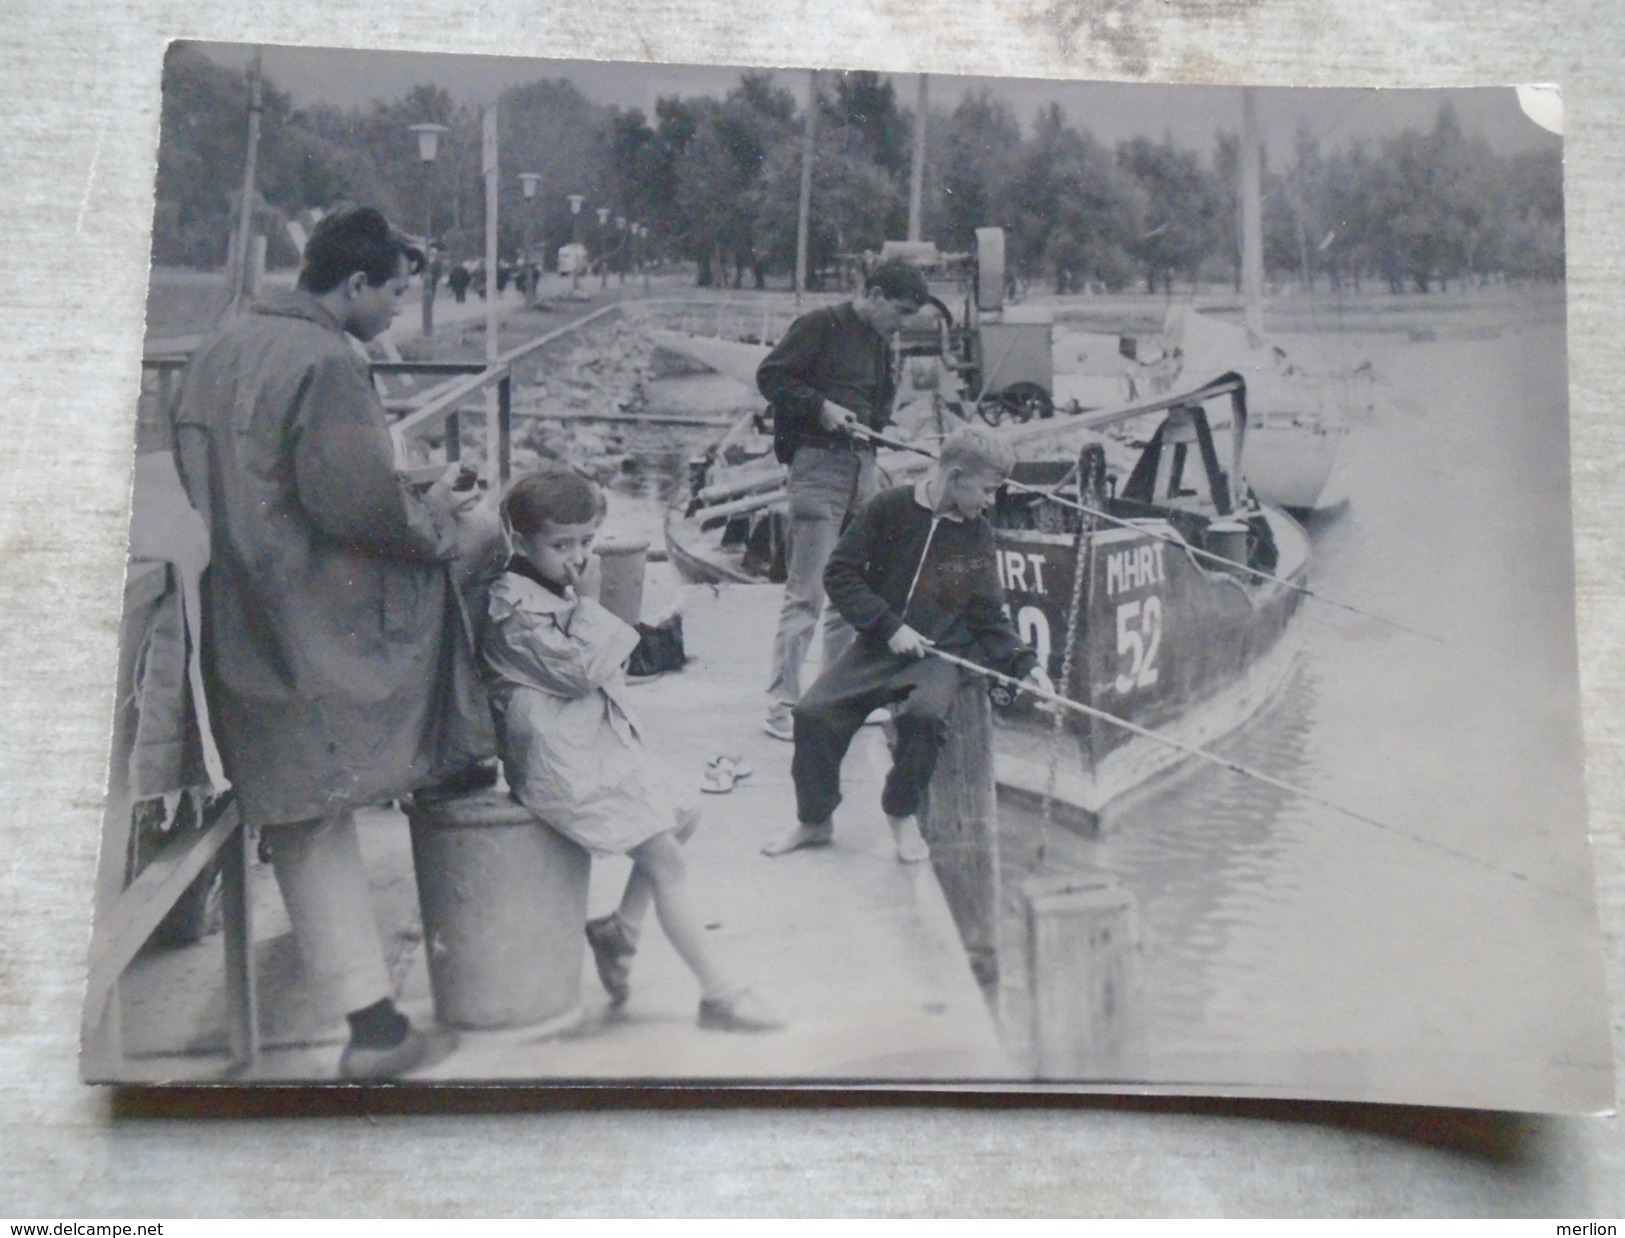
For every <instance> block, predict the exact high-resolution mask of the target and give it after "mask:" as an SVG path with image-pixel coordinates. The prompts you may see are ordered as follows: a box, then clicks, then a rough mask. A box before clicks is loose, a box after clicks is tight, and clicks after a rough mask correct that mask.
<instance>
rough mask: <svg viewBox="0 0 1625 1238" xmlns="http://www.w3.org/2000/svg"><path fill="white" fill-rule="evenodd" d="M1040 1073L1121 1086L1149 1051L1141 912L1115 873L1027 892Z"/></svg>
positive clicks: (1034, 885)
mask: <svg viewBox="0 0 1625 1238" xmlns="http://www.w3.org/2000/svg"><path fill="white" fill-rule="evenodd" d="M1021 901H1022V905H1023V911H1024V913H1025V920H1026V926H1025V928H1026V932H1025V951H1026V964H1027V987H1028V994H1029V997H1030V999H1031V1000H1030V1003H1029V1008H1030V1010H1031V1012H1032V1046H1033V1061H1034V1067H1035V1072H1036V1074H1037V1075H1038V1077H1039V1078H1041V1079H1121V1078H1126V1077H1128V1075H1129V1074H1130V1073H1131V1072H1132V1070H1133V1065H1132V1064H1133V1062H1134V1061H1135V1059H1136V1058H1137V1057H1139V1056H1140V1054H1141V1052H1142V1036H1143V1026H1144V1024H1143V1018H1142V1009H1141V993H1140V926H1139V907H1138V905H1137V904H1136V902H1135V900H1134V895H1133V894H1131V893H1130V892H1129V891H1128V890H1126V889H1124V888H1123V886H1122V885H1121V884H1120V883H1119V882H1118V880H1117V878H1116V877H1114V876H1112V875H1111V874H1109V873H1084V874H1073V875H1069V876H1065V877H1041V878H1035V879H1034V880H1032V881H1029V882H1027V883H1026V884H1025V885H1024V886H1023V887H1022V889H1021Z"/></svg>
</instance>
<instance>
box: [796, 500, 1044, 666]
mask: <svg viewBox="0 0 1625 1238" xmlns="http://www.w3.org/2000/svg"><path fill="white" fill-rule="evenodd" d="M933 519H934V518H933V516H932V514H931V510H930V508H928V507H926V506H924V505H923V504H922V503H921V502H920V501H919V500H918V499H917V498H916V497H915V488H914V487H913V486H899V487H897V488H896V489H892V490H887V491H885V492H883V493H882V494H879V495H877V496H876V497H875V498H873V499H871V500H870V501H869V502H868V503H867V504H865V505H864V507H863V508H862V510H860V511H859V512H858V514H857V516H856V517H855V518H854V519H853V521H852V524H851V525H850V526H849V527H848V528H847V530H846V532H845V533H844V534H842V535H841V540H840V542H839V544H838V545H837V546H836V547H835V551H834V553H833V554H831V555H830V559H829V566H828V567H827V568H825V569H824V589H825V591H826V592H827V593H828V594H829V599H830V602H831V604H832V605H834V606H835V608H836V609H837V610H839V611H840V612H841V614H842V616H844V617H845V619H846V621H847V622H848V623H850V624H851V625H852V626H853V627H854V628H856V629H857V630H858V631H859V632H862V633H864V634H866V635H867V636H869V637H871V638H872V639H874V640H877V641H880V642H882V643H884V642H885V641H888V640H890V639H891V638H892V636H893V635H894V634H895V633H896V631H897V629H898V628H900V627H902V626H903V625H904V624H905V623H906V624H907V625H908V626H909V627H911V628H913V629H914V630H915V631H916V632H918V633H919V634H920V635H921V636H923V637H925V638H926V639H927V640H929V641H932V642H933V643H935V644H937V645H940V646H941V647H942V649H943V650H944V651H945V652H947V653H953V654H957V655H959V656H960V657H969V658H972V659H975V660H977V661H979V662H982V663H984V664H985V665H987V666H990V667H992V668H993V669H994V670H997V671H1001V672H1003V673H1004V674H1006V675H1010V676H1013V677H1014V678H1017V679H1020V678H1022V677H1024V676H1025V675H1026V674H1027V672H1028V671H1030V670H1031V669H1032V668H1033V666H1034V665H1035V664H1036V663H1037V661H1038V655H1037V654H1035V653H1034V652H1033V651H1032V650H1031V649H1029V648H1028V647H1027V646H1026V645H1025V644H1023V643H1022V640H1021V637H1020V636H1018V635H1017V633H1016V630H1015V627H1014V625H1012V624H1011V622H1010V619H1009V617H1008V616H1007V615H1006V614H1005V610H1004V591H1003V590H1002V589H1001V588H1000V587H999V577H998V570H997V565H996V563H995V561H994V557H993V556H994V546H993V526H992V525H990V524H989V523H988V522H987V520H986V519H985V518H983V517H978V518H977V519H975V520H954V519H951V518H949V517H947V516H944V517H941V518H936V520H935V522H936V532H935V533H932V532H931V525H932V522H933ZM928 539H929V541H930V546H929V549H928V548H927V546H926V542H927V540H928ZM922 554H924V555H925V565H924V567H923V568H920V559H921V555H922ZM917 569H918V570H919V579H918V581H917V582H915V583H914V592H913V597H912V598H911V599H910V597H909V585H910V583H911V582H914V581H915V573H916V570H917ZM905 600H907V606H906V609H905Z"/></svg>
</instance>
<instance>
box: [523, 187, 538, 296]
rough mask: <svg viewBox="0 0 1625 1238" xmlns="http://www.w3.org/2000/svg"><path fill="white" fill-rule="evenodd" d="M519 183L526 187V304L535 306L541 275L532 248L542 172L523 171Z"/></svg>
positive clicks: (524, 269)
mask: <svg viewBox="0 0 1625 1238" xmlns="http://www.w3.org/2000/svg"><path fill="white" fill-rule="evenodd" d="M519 183H520V184H521V185H522V186H524V189H525V257H524V264H523V267H522V270H523V271H524V275H525V306H526V308H531V307H534V306H535V304H536V284H537V282H538V280H539V277H540V275H541V270H540V265H539V264H538V263H537V262H535V261H534V259H533V258H532V256H531V249H532V247H533V246H534V245H535V235H534V229H533V224H534V222H535V221H534V218H533V217H534V215H535V213H536V205H535V203H536V191H537V189H538V187H539V186H540V185H541V183H542V174H541V173H540V172H521V173H520V174H519Z"/></svg>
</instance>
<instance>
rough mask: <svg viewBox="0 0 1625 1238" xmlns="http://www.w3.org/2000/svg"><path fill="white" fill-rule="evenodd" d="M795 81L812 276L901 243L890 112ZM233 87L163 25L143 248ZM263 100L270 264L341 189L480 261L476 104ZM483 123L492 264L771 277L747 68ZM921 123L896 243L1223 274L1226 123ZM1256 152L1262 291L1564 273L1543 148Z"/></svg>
mask: <svg viewBox="0 0 1625 1238" xmlns="http://www.w3.org/2000/svg"><path fill="white" fill-rule="evenodd" d="M819 82H820V89H819V90H818V91H817V93H816V96H815V101H814V103H813V105H812V106H814V107H816V109H817V114H816V116H815V117H814V129H815V132H816V145H815V150H816V158H815V161H814V166H813V186H812V213H811V220H810V232H809V269H810V271H811V272H812V274H813V277H814V280H815V281H816V280H817V279H820V278H822V279H826V280H827V279H830V278H832V277H834V276H835V274H836V273H837V272H839V271H840V270H841V267H842V262H843V259H844V258H846V257H849V256H852V255H857V254H861V253H864V252H866V251H875V250H878V249H879V247H880V245H881V243H882V242H883V241H885V240H887V239H896V238H901V237H902V236H904V235H905V229H906V220H907V212H908V183H909V163H910V157H911V143H912V133H913V129H914V118H913V113H912V111H911V110H910V109H908V108H907V107H906V106H904V104H903V103H902V102H901V101H900V100H899V99H898V97H897V93H896V91H895V88H894V86H893V84H892V83H891V81H890V80H889V79H887V78H886V77H884V76H883V75H880V74H876V73H870V72H852V73H839V74H833V73H822V74H820V75H819ZM247 106H248V86H247V83H246V81H245V78H244V75H243V74H241V73H238V72H234V71H231V70H227V69H225V68H222V67H221V66H219V65H217V64H215V63H214V62H213V61H211V60H209V59H208V58H207V57H206V56H205V55H204V54H203V53H202V52H201V51H199V50H197V49H195V48H192V47H188V46H186V45H184V44H182V45H177V46H176V47H175V48H173V49H172V51H171V53H170V56H169V58H168V60H167V61H166V63H165V71H164V95H163V115H162V129H161V141H160V145H159V159H158V176H157V204H156V209H155V217H154V229H153V257H154V260H155V261H156V262H159V263H165V264H180V265H186V266H193V267H202V268H213V267H218V266H220V265H222V264H223V263H224V262H225V260H226V251H227V246H228V242H229V237H230V234H231V230H232V224H233V220H234V218H235V212H236V200H237V197H238V195H239V188H240V179H241V175H242V167H243V161H244V155H245V143H246V119H245V118H246V115H247ZM262 108H263V110H262V113H261V117H262V122H261V135H262V136H261V142H260V149H259V154H258V176H257V178H256V179H257V199H256V201H255V203H254V210H255V217H256V225H257V227H258V228H259V229H260V230H262V231H264V232H265V233H266V235H267V236H268V238H269V240H270V257H271V260H272V262H273V263H282V264H288V263H291V262H292V261H293V260H294V252H293V248H292V243H291V241H289V240H288V239H287V236H286V232H285V229H284V228H283V227H282V225H283V224H285V223H286V222H287V221H288V220H289V219H292V218H294V217H296V216H297V215H299V214H300V212H302V211H305V210H308V209H310V208H313V207H318V208H325V207H329V206H331V205H333V204H334V203H337V202H340V201H356V202H366V203H370V204H373V205H376V206H378V207H380V208H381V209H383V210H384V211H385V212H386V213H387V214H388V215H389V216H390V217H391V218H393V219H395V220H396V221H397V222H398V223H399V224H400V225H401V226H402V227H404V228H406V229H407V230H408V231H411V232H414V233H423V232H424V231H426V230H427V231H428V232H429V233H431V234H432V235H433V236H434V237H435V238H437V239H438V240H439V241H440V242H441V243H442V245H443V246H444V247H445V248H446V249H447V250H448V252H449V255H450V257H451V258H452V260H454V261H455V260H460V259H463V258H474V257H478V256H480V255H482V254H483V252H484V240H483V226H484V187H483V181H482V179H481V175H480V153H481V140H480V118H479V114H478V111H477V109H475V108H473V107H470V106H468V105H458V104H456V103H455V102H454V101H453V100H452V98H451V97H450V95H449V94H447V93H446V92H445V91H444V90H441V89H439V88H438V87H433V86H417V87H415V88H413V89H412V90H411V91H409V92H407V93H406V94H405V95H403V96H401V97H400V98H398V99H394V100H388V101H378V102H374V103H372V104H371V105H369V106H365V107H351V108H339V107H334V106H330V105H326V104H322V105H317V106H314V107H309V108H302V109H299V108H295V107H293V105H292V102H291V99H290V97H289V96H288V95H287V94H286V93H285V92H283V91H280V90H278V89H277V88H276V86H275V84H274V82H271V81H269V80H268V81H266V82H265V83H264V89H263V98H262ZM426 121H427V122H434V123H438V124H441V125H444V126H446V129H447V132H446V133H445V134H444V135H443V137H442V138H441V142H440V151H439V154H438V156H437V158H436V160H435V162H434V163H433V164H432V165H428V166H425V165H424V164H423V163H422V162H421V161H420V159H419V155H418V150H417V143H416V139H415V137H414V135H413V134H412V133H411V132H410V126H411V125H413V124H418V123H421V122H426ZM498 125H499V134H500V139H501V152H502V168H503V179H502V185H501V189H500V193H501V195H502V198H501V202H500V204H499V217H500V220H501V230H502V232H501V236H500V238H499V250H500V252H501V253H502V254H503V255H504V257H510V256H514V255H516V254H517V253H518V252H519V251H520V249H521V247H522V246H523V245H524V244H525V243H526V242H527V240H528V241H530V242H533V243H534V244H535V246H536V250H537V251H539V252H540V253H545V254H547V255H550V256H551V255H555V254H556V253H557V251H558V248H559V247H560V246H562V245H564V244H566V243H567V242H570V241H572V240H579V241H581V242H582V243H583V244H585V245H586V246H587V248H588V250H589V252H590V253H592V254H593V255H594V256H595V257H600V258H601V259H602V260H603V261H604V262H606V263H607V264H609V265H610V266H611V267H612V268H620V269H626V268H628V267H629V266H630V265H631V264H632V263H633V262H634V261H643V260H658V261H661V262H667V263H671V262H683V263H688V264H692V268H693V270H694V272H695V276H696V279H697V281H698V282H699V283H700V284H702V285H731V286H735V287H738V286H752V287H764V286H766V284H767V283H768V281H769V280H771V279H781V278H783V277H784V276H786V275H787V274H788V273H789V272H790V271H791V270H793V268H794V264H795V250H796V218H797V203H798V197H799V192H800V176H801V161H802V151H803V147H804V140H805V132H806V128H807V117H806V115H805V113H804V111H803V109H802V108H801V107H800V106H798V104H797V102H796V100H795V98H794V96H793V95H791V93H790V92H789V91H788V90H786V89H784V88H783V86H781V85H780V84H778V83H777V82H776V81H775V79H774V77H773V76H772V75H771V74H768V73H746V74H744V75H743V76H742V77H741V78H740V80H739V82H738V84H737V85H736V86H735V87H734V88H733V89H732V90H730V91H729V92H728V94H727V95H725V96H724V97H722V98H711V97H694V98H687V99H683V98H676V97H669V98H661V99H659V100H658V101H657V102H656V104H655V106H654V114H653V115H652V116H650V115H646V114H645V113H644V112H642V111H641V110H637V109H623V108H619V107H614V106H605V105H599V104H595V103H593V102H591V101H590V100H588V99H587V98H586V97H585V96H583V95H582V94H581V92H580V91H579V90H577V89H576V87H575V86H574V85H573V84H571V83H570V82H568V81H566V80H563V79H554V80H540V81H536V82H533V83H530V84H528V85H523V86H517V87H513V88H511V89H509V90H507V91H505V92H504V93H503V95H502V96H501V99H500V101H499V105H498ZM926 134H927V140H926V192H925V197H924V201H923V204H922V205H923V235H924V236H926V237H927V238H929V239H931V240H934V241H935V242H936V243H937V244H938V246H939V247H940V248H942V249H945V250H948V251H968V250H970V249H971V248H972V247H973V245H974V236H975V230H976V229H977V228H980V227H988V226H999V227H1003V228H1004V229H1005V232H1006V243H1007V255H1008V263H1009V267H1010V270H1011V272H1012V274H1013V275H1014V276H1015V277H1017V278H1020V279H1022V280H1024V281H1030V282H1032V283H1034V284H1038V285H1042V286H1047V287H1050V288H1053V289H1054V290H1055V291H1059V292H1068V291H1081V290H1085V289H1098V290H1102V291H1110V292H1117V291H1124V290H1132V289H1146V290H1150V291H1156V292H1163V291H1171V290H1172V289H1174V288H1175V287H1176V286H1190V285H1193V284H1195V283H1197V282H1199V281H1207V282H1216V281H1226V282H1234V284H1235V285H1236V287H1237V288H1238V289H1239V287H1240V280H1241V240H1240V216H1241V209H1240V194H1239V164H1240V149H1241V147H1240V138H1239V135H1237V134H1236V133H1234V132H1230V131H1224V130H1219V131H1216V132H1215V134H1214V139H1213V144H1212V146H1211V148H1210V149H1209V150H1208V151H1205V152H1203V151H1198V150H1193V149H1190V148H1187V147H1184V146H1181V145H1180V144H1178V143H1176V142H1175V141H1174V140H1173V138H1172V137H1171V136H1164V137H1163V138H1162V139H1161V140H1160V141H1159V140H1153V139H1151V138H1149V137H1135V138H1132V139H1129V140H1126V141H1122V142H1119V143H1117V144H1116V145H1115V146H1108V145H1107V144H1105V143H1103V142H1101V141H1100V140H1098V139H1097V138H1096V137H1095V136H1094V135H1093V134H1091V133H1090V132H1089V131H1088V129H1087V128H1080V127H1078V126H1075V125H1073V124H1072V123H1070V121H1069V120H1068V118H1067V116H1066V114H1065V112H1063V111H1062V109H1061V108H1060V107H1059V106H1058V105H1054V104H1051V105H1050V106H1048V107H1047V108H1045V109H1043V110H1042V111H1040V112H1039V113H1038V115H1037V116H1036V117H1034V118H1033V119H1032V121H1031V123H1030V124H1029V125H1027V126H1026V127H1025V129H1024V128H1023V126H1022V124H1021V122H1020V119H1019V118H1018V117H1017V116H1016V114H1015V113H1014V111H1013V110H1012V109H1011V107H1010V106H1009V105H1008V104H1007V103H1005V102H1004V101H1003V100H1001V99H999V98H997V97H996V96H995V95H993V94H992V93H990V92H987V91H983V92H980V93H976V94H971V95H968V96H966V97H965V98H963V99H962V100H961V101H960V102H959V103H958V104H957V105H956V106H954V107H953V108H951V109H940V108H939V109H935V110H933V111H932V112H931V114H930V115H929V117H928V124H927V128H926ZM1264 163H1265V169H1264V173H1263V177H1262V185H1261V189H1262V197H1263V213H1264V261H1265V268H1266V272H1267V275H1268V278H1269V279H1270V280H1272V281H1274V282H1278V283H1288V282H1290V283H1297V284H1301V285H1304V286H1306V287H1315V286H1328V285H1329V286H1331V287H1333V288H1344V287H1351V288H1355V289H1359V288H1362V287H1365V286H1367V285H1375V286H1377V287H1379V288H1386V289H1388V290H1390V291H1393V292H1400V291H1405V290H1415V291H1421V292H1426V291H1429V290H1431V289H1433V288H1448V287H1449V286H1450V285H1451V284H1452V283H1455V282H1458V281H1477V280H1484V279H1490V278H1512V279H1536V280H1559V279H1561V278H1563V183H1562V164H1561V157H1560V155H1559V153H1558V152H1557V151H1555V150H1541V151H1531V152H1525V153H1519V154H1515V155H1508V156H1503V155H1498V154H1496V153H1495V152H1494V151H1493V150H1492V149H1491V148H1490V147H1489V145H1488V144H1487V143H1486V142H1485V141H1483V139H1482V138H1479V137H1475V136H1471V135H1469V134H1466V133H1464V132H1463V130H1462V127H1461V125H1460V123H1459V121H1458V119H1457V117H1456V114H1455V112H1454V111H1453V109H1452V108H1451V107H1450V105H1449V103H1448V102H1446V103H1445V104H1443V105H1441V107H1440V109H1439V112H1438V115H1437V117H1436V119H1435V121H1434V123H1433V125H1432V127H1431V128H1430V129H1429V130H1427V131H1416V130H1406V131H1404V132H1401V133H1398V134H1395V135H1391V136H1387V137H1384V138H1381V139H1379V140H1374V141H1369V142H1363V141H1353V142H1349V143H1346V144H1344V145H1340V146H1337V147H1335V148H1333V149H1326V148H1325V147H1324V146H1323V144H1322V142H1321V140H1320V138H1319V137H1318V136H1317V135H1316V134H1314V133H1313V132H1311V131H1309V130H1308V129H1304V128H1300V129H1299V130H1298V131H1297V132H1296V133H1295V134H1294V135H1293V139H1292V142H1291V144H1290V149H1288V150H1285V151H1273V150H1272V151H1266V154H1265V161H1264ZM520 172H535V173H538V174H540V177H541V182H540V184H541V190H540V193H539V194H538V195H537V197H536V198H535V199H534V200H531V201H527V200H526V199H525V198H524V196H523V193H522V191H521V188H520V183H519V180H518V173H520ZM571 194H574V195H579V197H580V199H581V211H580V213H579V214H572V212H571V208H570V205H569V203H568V200H567V196H568V195H571ZM600 208H607V209H606V210H603V211H600ZM601 216H603V218H602V222H601ZM633 223H641V224H643V225H645V226H646V227H647V229H648V238H647V240H639V239H636V238H635V237H634V235H633V230H632V229H631V227H630V225H631V224H633ZM552 261H553V260H552V258H551V257H549V258H548V259H547V264H548V265H550V266H551V265H552Z"/></svg>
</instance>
